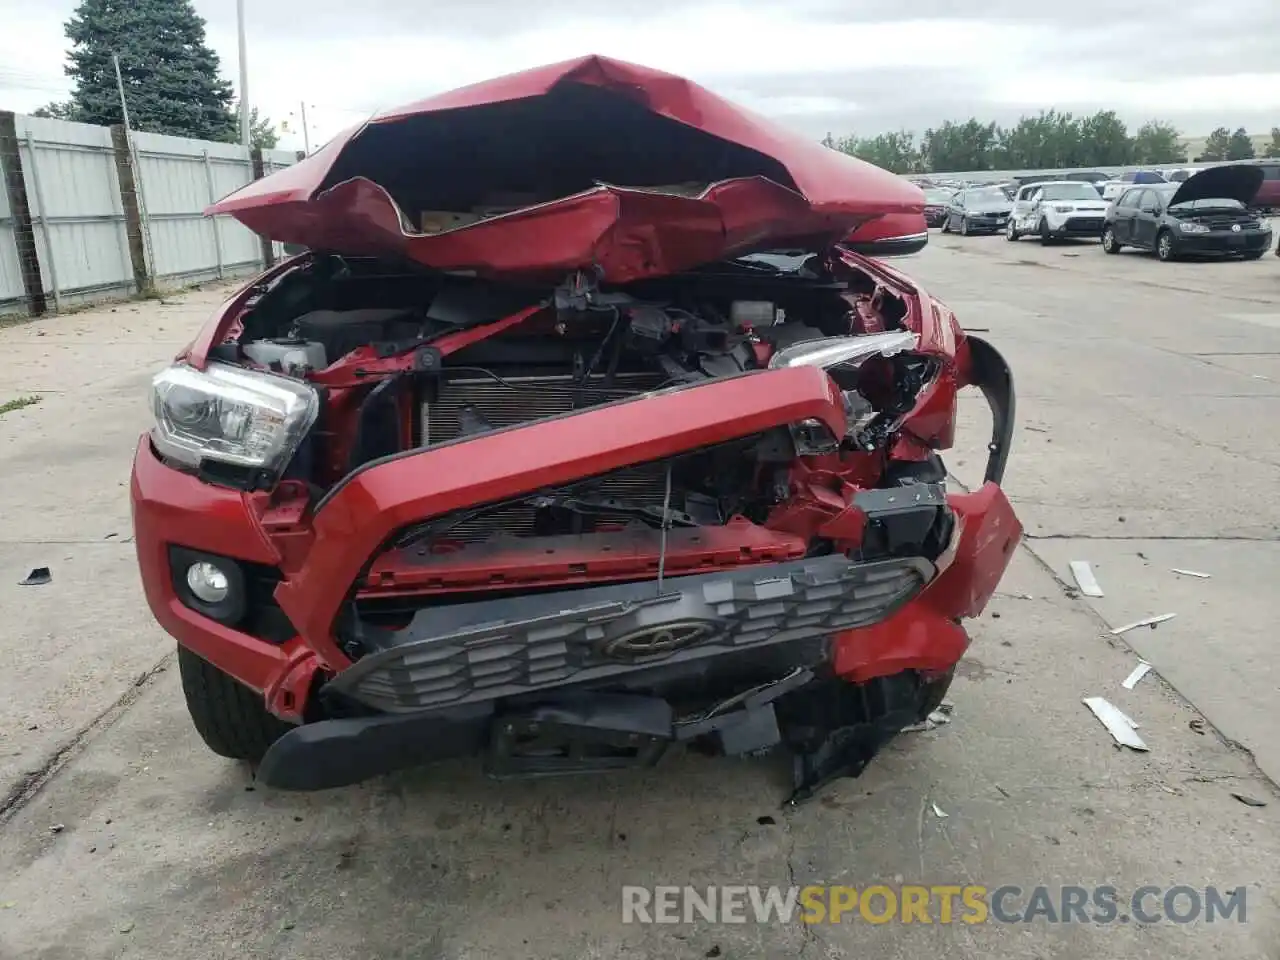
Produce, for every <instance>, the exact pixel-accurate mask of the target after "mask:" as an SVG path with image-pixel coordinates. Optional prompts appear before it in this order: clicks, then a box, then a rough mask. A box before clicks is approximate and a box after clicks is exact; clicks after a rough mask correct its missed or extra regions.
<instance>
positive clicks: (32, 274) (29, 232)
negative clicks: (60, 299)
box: [0, 110, 53, 317]
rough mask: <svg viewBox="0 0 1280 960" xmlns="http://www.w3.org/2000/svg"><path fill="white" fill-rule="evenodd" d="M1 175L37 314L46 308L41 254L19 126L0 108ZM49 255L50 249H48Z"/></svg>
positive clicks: (31, 311)
mask: <svg viewBox="0 0 1280 960" xmlns="http://www.w3.org/2000/svg"><path fill="white" fill-rule="evenodd" d="M0 175H3V178H4V189H5V193H6V194H7V195H8V197H9V215H10V216H11V217H12V218H13V242H14V246H16V247H17V250H18V265H19V268H20V269H21V271H22V288H23V291H24V292H25V294H26V299H27V312H28V313H29V314H30V315H31V316H33V317H38V316H41V315H42V314H45V313H47V312H48V310H49V305H48V303H47V302H46V300H45V296H44V281H43V279H41V276H40V254H39V252H38V250H37V248H36V232H35V228H34V227H33V226H32V223H31V207H30V205H29V204H28V202H27V184H26V181H25V180H24V179H23V176H22V153H21V152H20V151H19V149H18V129H17V124H16V123H15V122H14V115H13V114H12V113H11V112H10V111H8V110H0ZM49 255H50V256H52V255H53V252H52V251H49Z"/></svg>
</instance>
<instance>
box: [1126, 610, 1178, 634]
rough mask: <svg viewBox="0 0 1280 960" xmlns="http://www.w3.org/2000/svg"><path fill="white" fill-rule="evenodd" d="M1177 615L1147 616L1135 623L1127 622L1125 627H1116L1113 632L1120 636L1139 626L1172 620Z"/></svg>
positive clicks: (1151, 625) (1152, 625) (1149, 625)
mask: <svg viewBox="0 0 1280 960" xmlns="http://www.w3.org/2000/svg"><path fill="white" fill-rule="evenodd" d="M1176 616H1177V614H1176V613H1162V614H1160V615H1159V616H1156V617H1147V618H1146V619H1145V620H1135V621H1134V622H1133V623H1126V624H1125V625H1124V626H1123V627H1116V628H1115V629H1114V630H1112V631H1111V633H1112V635H1113V636H1117V637H1118V636H1120V634H1122V633H1128V632H1129V631H1130V630H1136V629H1138V627H1154V626H1155V625H1156V624H1157V623H1164V622H1165V621H1166V620H1172V619H1173V618H1174V617H1176Z"/></svg>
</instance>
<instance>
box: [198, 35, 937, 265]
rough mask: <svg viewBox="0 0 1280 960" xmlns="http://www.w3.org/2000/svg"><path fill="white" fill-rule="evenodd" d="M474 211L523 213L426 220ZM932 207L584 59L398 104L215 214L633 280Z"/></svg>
mask: <svg viewBox="0 0 1280 960" xmlns="http://www.w3.org/2000/svg"><path fill="white" fill-rule="evenodd" d="M669 184H678V185H679V186H662V185H669ZM690 184H693V186H690ZM477 207H485V208H488V210H489V211H490V212H491V211H492V209H493V208H501V209H506V210H510V211H511V212H507V213H502V214H500V215H496V216H494V215H490V218H489V219H482V220H480V221H478V222H475V223H471V224H469V225H463V226H458V227H454V228H453V229H450V230H448V231H446V232H443V233H434V234H427V233H422V232H420V231H419V229H418V224H419V220H420V217H421V214H422V213H423V212H424V211H427V210H433V211H440V210H443V211H452V212H458V213H466V212H470V211H472V210H473V209H475V208H477ZM923 207H924V195H923V193H922V192H921V191H920V189H919V188H917V187H915V186H914V185H913V184H910V183H908V182H907V181H905V180H903V179H902V178H900V177H898V176H895V175H894V174H891V173H889V172H887V171H885V170H881V169H880V168H878V167H874V166H871V165H870V164H867V163H864V162H862V161H860V160H856V159H854V158H852V157H848V156H845V155H844V154H841V153H839V152H837V151H835V150H831V149H828V148H827V147H824V146H822V145H821V144H820V143H818V142H816V141H813V140H809V139H807V138H806V137H804V136H802V135H800V134H797V133H793V132H791V131H789V130H786V129H784V128H782V127H780V126H778V125H776V124H774V123H773V122H772V121H769V120H766V119H764V118H763V117H759V116H757V115H755V114H754V113H752V112H750V111H748V110H745V109H743V108H741V107H738V106H736V105H734V104H732V103H729V102H728V101H726V100H723V99H721V98H720V97H718V96H716V95H715V94H713V93H711V92H710V91H708V90H706V89H704V88H703V87H700V86H698V85H697V84H695V83H692V82H690V81H688V80H684V79H682V78H680V77H675V76H672V75H670V74H665V73H661V72H659V71H656V70H651V69H648V68H646V67H640V66H636V65H634V64H630V63H624V62H622V61H617V60H610V59H607V58H604V57H583V58H579V59H576V60H571V61H567V62H564V63H559V64H554V65H551V66H546V67H539V68H537V69H534V70H528V71H525V72H523V73H517V74H512V75H510V76H506V77H500V78H498V79H495V80H489V81H486V82H484V83H479V84H475V85H472V86H469V87H463V88H460V89H458V90H454V91H450V92H448V93H444V94H441V95H439V96H436V97H432V98H429V99H427V100H422V101H419V102H417V103H414V104H410V105H408V106H406V107H401V108H397V109H394V110H390V111H386V112H384V113H382V114H379V115H378V116H375V117H374V118H373V119H372V120H371V121H370V122H369V123H367V124H363V125H361V126H358V127H353V128H351V129H349V130H346V131H344V132H343V133H341V134H339V135H338V136H337V137H335V138H334V139H333V140H332V141H330V142H329V143H328V144H326V145H325V146H324V147H323V148H322V149H321V150H319V151H317V152H316V153H314V154H312V155H311V156H310V157H307V158H306V159H305V160H302V161H301V162H299V163H298V164H296V165H294V166H292V167H289V168H288V169H286V170H282V171H280V172H278V173H275V174H272V175H271V176H269V177H265V178H263V179H261V180H257V181H255V182H253V183H251V184H249V185H248V186H246V187H244V188H242V189H241V190H238V191H237V192H235V193H233V194H231V195H230V196H228V197H226V198H224V199H223V200H221V201H220V202H218V203H216V204H214V205H213V206H211V207H210V208H209V209H208V210H207V211H206V213H208V214H210V215H212V214H217V213H225V214H231V215H232V216H235V217H236V218H237V219H239V220H240V221H241V222H242V223H244V224H245V225H246V226H247V227H249V228H250V229H251V230H254V231H255V232H257V233H259V234H262V235H264V236H267V237H270V238H271V239H274V240H280V241H284V242H286V243H298V244H304V245H306V246H309V247H312V248H317V249H328V250H334V251H337V252H341V253H350V254H381V255H386V254H397V255H403V256H407V257H409V258H410V259H412V260H415V261H417V262H419V263H423V264H426V265H428V266H432V267H436V268H439V269H448V270H474V271H476V272H477V273H479V274H481V275H487V276H495V277H498V276H506V277H534V276H548V277H551V276H554V277H559V276H560V275H563V274H564V273H565V272H567V271H569V270H573V269H577V268H581V267H586V266H590V265H592V264H596V265H599V266H600V267H601V268H603V270H604V273H605V278H606V279H608V280H612V281H615V282H621V281H627V280H634V279H638V278H640V277H645V276H654V275H660V274H666V273H674V272H678V271H681V270H685V269H688V268H689V267H692V266H696V265H698V264H700V263H706V262H709V261H712V260H717V259H722V258H724V257H727V256H735V255H741V254H743V253H746V252H749V251H751V250H760V249H767V248H770V247H773V248H780V247H797V246H804V247H808V248H811V249H820V248H822V247H825V246H826V245H828V244H830V243H832V242H834V241H835V240H837V239H839V238H841V237H843V236H845V235H847V234H848V233H849V231H850V230H852V229H854V228H855V227H857V226H858V225H859V224H861V223H864V222H865V221H867V220H868V219H870V218H873V217H878V216H882V215H885V214H904V213H905V214H918V213H919V212H920V211H921V210H923Z"/></svg>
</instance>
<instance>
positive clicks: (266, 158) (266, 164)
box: [262, 150, 298, 259]
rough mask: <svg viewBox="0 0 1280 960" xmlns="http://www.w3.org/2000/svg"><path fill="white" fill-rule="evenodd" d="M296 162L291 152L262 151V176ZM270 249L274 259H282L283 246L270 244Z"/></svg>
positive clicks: (275, 243)
mask: <svg viewBox="0 0 1280 960" xmlns="http://www.w3.org/2000/svg"><path fill="white" fill-rule="evenodd" d="M297 162H298V155H297V154H296V153H294V152H293V151H291V150H263V151H262V175H263V176H264V177H269V176H270V175H271V174H273V173H275V172H276V171H277V170H283V169H284V168H285V167H290V166H293V164H295V163H297ZM271 249H272V250H274V251H275V255H276V259H280V258H282V257H284V244H283V243H280V242H279V241H276V242H274V243H272V244H271Z"/></svg>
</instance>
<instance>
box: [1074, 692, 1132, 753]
mask: <svg viewBox="0 0 1280 960" xmlns="http://www.w3.org/2000/svg"><path fill="white" fill-rule="evenodd" d="M1083 702H1084V705H1085V706H1086V707H1088V708H1089V709H1090V710H1092V711H1093V715H1094V716H1095V717H1097V718H1098V719H1099V720H1101V721H1102V725H1103V726H1104V727H1106V728H1107V732H1108V733H1109V734H1111V737H1112V739H1114V740H1115V742H1116V743H1118V744H1120V745H1121V746H1125V747H1128V748H1129V749H1130V750H1144V751H1145V750H1146V749H1147V745H1146V744H1145V743H1143V742H1142V738H1141V737H1140V736H1138V731H1137V726H1138V725H1137V724H1136V723H1134V722H1133V721H1132V720H1130V719H1129V718H1128V717H1126V716H1125V715H1124V714H1123V713H1121V712H1120V711H1119V710H1118V709H1117V708H1116V707H1114V706H1112V704H1111V702H1110V701H1108V700H1107V699H1105V698H1104V697H1085V698H1084V701H1083Z"/></svg>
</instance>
